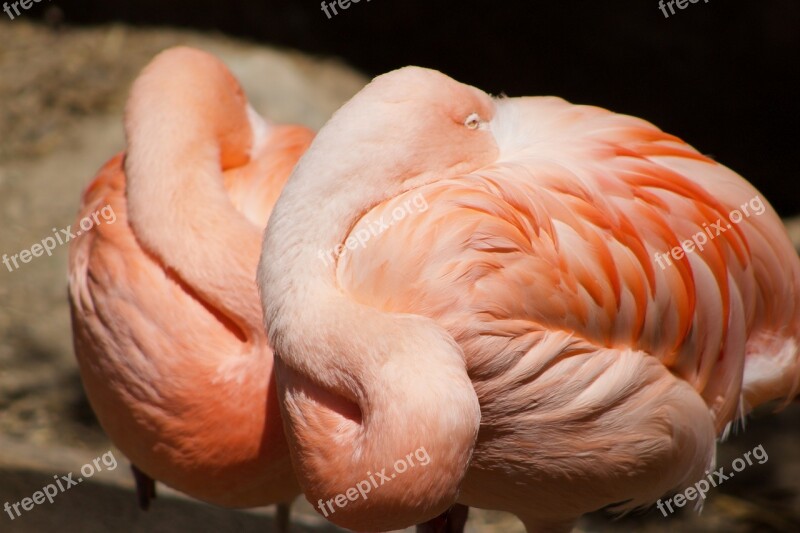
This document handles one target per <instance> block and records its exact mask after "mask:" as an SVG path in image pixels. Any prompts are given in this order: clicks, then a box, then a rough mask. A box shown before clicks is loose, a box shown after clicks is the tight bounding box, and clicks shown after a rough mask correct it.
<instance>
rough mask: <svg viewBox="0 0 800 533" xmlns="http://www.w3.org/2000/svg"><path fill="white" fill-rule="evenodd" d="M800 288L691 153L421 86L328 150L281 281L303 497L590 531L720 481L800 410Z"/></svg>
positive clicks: (776, 249) (290, 211) (284, 357)
mask: <svg viewBox="0 0 800 533" xmlns="http://www.w3.org/2000/svg"><path fill="white" fill-rule="evenodd" d="M418 199H422V200H418ZM416 206H419V208H417V207H416ZM747 206H749V210H748V211H747V216H745V215H744V214H743V213H742V211H743V210H745V209H747ZM735 211H736V212H739V215H740V216H738V217H736V219H734V218H733V217H732V216H731V218H729V215H732V213H733V212H735ZM729 220H730V221H731V223H730V224H728V221H729ZM728 226H730V227H728ZM701 233H702V234H705V235H706V236H707V238H706V239H705V241H706V242H705V243H704V244H705V245H704V246H702V247H700V246H696V247H694V248H692V249H689V246H688V245H687V244H686V243H687V241H688V242H692V241H689V239H691V238H692V236H695V235H700V234H701ZM697 241H698V242H699V241H700V239H699V238H697ZM681 246H683V247H684V248H685V249H684V250H683V251H681V250H676V249H677V248H678V247H681ZM687 250H688V251H687ZM673 252H674V255H670V256H669V261H667V260H665V259H664V258H665V257H666V254H667V253H669V254H672V253H673ZM658 258H661V263H663V264H664V266H663V267H662V266H661V265H660V264H659V261H658ZM798 284H800V262H798V258H797V255H796V253H795V251H794V250H793V248H792V245H791V243H790V242H789V239H788V237H787V235H786V232H785V229H784V228H783V226H782V224H781V221H780V219H779V218H778V217H777V216H776V214H775V213H774V211H773V210H772V209H771V208H770V207H769V206H768V205H766V202H764V201H763V199H762V198H761V197H760V196H759V193H758V191H756V190H755V189H754V188H753V187H752V186H751V185H750V184H748V183H747V182H746V181H745V180H744V179H742V178H741V177H740V176H738V175H737V174H736V173H734V172H733V171H731V170H729V169H728V168H726V167H724V166H722V165H720V164H718V163H716V162H714V161H712V160H711V159H709V158H707V157H705V156H704V155H702V154H701V153H699V152H698V151H696V150H695V149H693V148H692V147H690V146H689V145H687V144H685V143H684V142H682V141H681V140H679V139H678V138H676V137H673V136H671V135H668V134H666V133H664V132H662V131H661V130H659V129H657V128H656V127H655V126H653V125H651V124H649V123H647V122H645V121H643V120H640V119H637V118H633V117H630V116H623V115H618V114H614V113H611V112H609V111H606V110H603V109H599V108H595V107H587V106H577V105H571V104H569V103H567V102H565V101H563V100H561V99H558V98H500V99H495V98H491V97H490V96H489V95H487V94H486V93H484V92H482V91H480V90H478V89H476V88H473V87H469V86H466V85H462V84H460V83H458V82H456V81H454V80H452V79H451V78H448V77H447V76H445V75H443V74H441V73H438V72H436V71H431V70H426V69H421V68H414V67H408V68H404V69H401V70H398V71H395V72H392V73H389V74H386V75H383V76H380V77H378V78H376V79H375V80H374V81H373V82H372V83H371V84H369V85H368V86H367V87H366V88H364V89H363V90H362V91H361V92H360V93H359V94H357V95H356V96H355V97H354V98H353V99H352V100H351V101H350V102H348V103H347V104H345V105H344V106H343V107H342V108H341V109H340V110H339V111H338V112H337V113H336V114H335V115H334V117H333V118H332V119H331V120H330V121H329V122H328V123H327V124H326V125H325V126H324V128H323V129H322V130H321V131H320V132H319V133H318V135H317V137H316V138H315V140H314V142H313V143H312V145H311V147H310V149H309V150H308V152H306V154H305V155H304V156H303V157H302V158H301V160H300V162H299V163H298V165H297V167H296V168H295V170H294V172H293V174H292V177H291V178H290V179H289V182H288V183H287V185H286V186H285V188H284V191H283V193H282V195H281V197H280V199H279V200H278V202H277V204H276V206H275V209H274V211H273V215H272V217H271V218H270V221H269V224H268V227H267V230H266V232H265V236H264V247H263V250H262V260H261V263H260V266H259V286H260V290H261V295H262V301H263V304H264V311H265V323H266V326H267V328H268V331H269V339H270V341H271V346H273V348H274V350H275V354H276V366H275V370H276V376H277V383H278V390H279V398H280V402H281V411H282V413H283V415H284V424H285V429H286V433H287V438H288V439H289V442H290V451H291V454H292V462H293V464H294V466H295V470H296V473H297V475H298V479H299V481H300V485H301V487H302V488H303V491H304V493H305V495H306V498H307V499H308V500H309V501H310V502H311V503H312V504H313V505H314V506H315V507H317V508H318V509H319V511H320V512H321V513H322V514H324V515H326V516H327V517H328V518H329V519H330V520H332V521H333V522H335V523H337V524H340V525H343V526H346V527H350V528H355V529H361V530H365V529H369V530H378V529H381V530H383V529H391V528H400V527H404V526H407V525H408V524H412V523H415V522H420V521H423V520H427V519H429V518H431V517H432V516H434V515H436V514H437V513H440V512H442V511H443V510H444V509H446V508H447V507H448V506H450V505H451V504H453V503H454V502H456V501H457V502H460V503H461V504H466V505H470V506H475V507H483V508H491V509H498V510H505V511H509V512H512V513H514V514H516V515H517V516H519V518H520V519H521V520H522V521H523V522H524V524H525V525H526V527H527V529H528V530H529V531H548V532H560V531H569V530H570V529H571V528H572V526H573V524H574V523H575V521H576V520H577V519H578V518H579V517H580V516H581V515H582V514H584V513H587V512H590V511H594V510H597V509H600V508H603V507H605V506H612V508H614V509H615V510H618V511H624V510H628V509H633V508H637V507H641V506H646V505H650V504H652V503H654V502H655V501H656V500H657V499H658V498H660V497H661V496H663V495H665V494H666V493H669V492H670V491H675V490H678V489H682V488H684V487H687V486H689V485H691V484H693V483H694V482H695V481H697V480H699V479H702V478H704V477H705V473H704V472H705V471H706V470H707V469H708V468H710V466H711V465H712V463H713V461H714V454H715V441H716V437H717V436H719V435H720V434H723V433H724V432H725V431H726V428H729V427H730V425H731V424H733V423H735V422H736V421H737V420H740V419H741V418H742V417H743V416H744V415H745V414H747V413H748V411H750V410H751V409H752V408H753V407H755V406H757V405H759V404H761V403H764V402H767V401H770V400H774V399H785V400H787V401H788V399H790V398H792V397H793V396H794V395H796V394H797V392H798V387H799V386H800V361H799V360H798V335H799V334H800V323H799V322H800V314H799V313H798V295H800V287H798ZM420 447H424V448H425V450H426V451H427V453H428V454H429V456H430V461H429V466H425V467H422V466H420V465H417V466H416V467H415V468H410V467H408V465H405V466H403V467H402V470H404V472H401V471H400V469H399V468H398V467H397V466H396V465H398V464H400V463H398V461H400V462H404V458H405V457H407V456H408V455H407V454H408V452H409V451H413V450H416V449H419V448H420ZM384 468H385V471H384V476H383V477H381V479H380V482H379V483H373V484H372V485H373V486H371V487H370V492H369V493H368V494H366V493H365V494H364V495H361V494H360V493H359V494H358V495H356V496H355V497H354V498H350V497H349V496H348V497H346V498H338V495H342V494H344V495H347V494H348V492H347V491H348V489H350V488H351V487H361V486H363V485H359V484H360V483H362V482H363V481H364V480H365V479H372V478H373V477H374V475H373V474H374V473H376V472H380V471H381V470H382V469H384ZM390 472H391V473H393V475H392V476H388V473H390ZM384 477H386V478H388V479H384Z"/></svg>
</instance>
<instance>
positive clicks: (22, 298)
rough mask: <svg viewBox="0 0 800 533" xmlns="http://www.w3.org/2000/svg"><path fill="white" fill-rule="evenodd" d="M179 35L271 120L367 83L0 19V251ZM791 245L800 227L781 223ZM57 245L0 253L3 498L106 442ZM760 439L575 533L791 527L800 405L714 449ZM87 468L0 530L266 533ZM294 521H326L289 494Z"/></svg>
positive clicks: (293, 63) (63, 205) (233, 49)
mask: <svg viewBox="0 0 800 533" xmlns="http://www.w3.org/2000/svg"><path fill="white" fill-rule="evenodd" d="M176 44H190V45H193V46H197V47H200V48H204V49H206V50H209V51H211V52H213V53H215V54H217V55H218V56H220V57H221V58H222V59H223V60H224V61H225V62H226V63H227V64H228V65H229V66H230V67H231V68H232V70H233V71H234V72H235V74H236V75H237V76H238V77H239V79H240V80H241V81H242V83H243V85H244V87H245V89H246V91H247V93H248V95H249V97H250V99H251V101H252V102H253V104H254V107H255V108H256V109H258V110H259V111H260V112H261V113H263V114H264V115H266V116H268V117H270V118H271V119H273V120H277V121H291V122H299V123H303V124H307V125H309V126H311V127H315V128H316V127H319V126H320V125H321V124H322V123H324V121H325V120H326V119H327V117H329V116H330V114H331V113H332V112H333V111H334V110H335V109H336V108H337V107H338V106H339V105H340V104H341V103H342V102H344V101H345V100H346V99H347V98H348V97H349V96H350V95H352V94H353V93H355V92H356V91H357V90H358V89H359V88H360V87H361V86H362V85H363V84H364V83H365V81H366V80H365V79H364V77H363V76H361V75H360V74H358V73H356V72H354V71H353V70H351V69H349V68H347V67H346V66H344V65H342V64H340V63H338V62H336V61H333V60H327V59H316V58H309V57H307V56H302V55H300V54H297V53H293V52H291V51H281V50H275V49H269V48H266V47H263V46H256V45H253V44H248V43H245V42H241V41H235V40H232V39H229V38H226V37H224V36H220V35H207V34H205V35H200V34H196V33H190V32H181V31H173V30H164V29H152V30H148V29H132V28H129V27H125V26H115V25H114V26H103V27H94V28H83V29H70V28H60V29H55V28H49V27H46V26H42V25H35V24H31V23H28V22H26V21H24V20H18V21H14V22H13V23H11V22H0V254H3V253H6V254H9V255H10V254H14V253H17V252H18V251H19V250H22V249H25V248H30V247H31V245H32V244H34V243H37V242H39V241H40V240H41V239H43V238H44V237H47V236H48V235H50V234H51V233H52V232H53V231H54V230H53V228H65V227H66V226H67V225H69V224H71V223H72V220H73V217H74V215H75V213H76V210H77V206H78V199H79V195H80V192H81V189H82V187H83V186H85V185H86V184H87V183H88V181H89V179H90V178H91V177H92V176H93V174H94V172H95V171H96V170H97V169H98V168H99V167H100V166H101V165H102V163H103V162H104V161H105V160H106V159H108V158H109V157H110V156H111V155H113V154H114V153H115V152H117V151H119V150H120V149H121V148H122V147H123V139H122V129H121V112H122V106H123V103H124V100H125V97H126V94H127V90H128V88H129V86H130V83H131V81H132V80H133V78H134V77H135V75H136V73H137V72H138V71H139V70H140V69H141V67H142V66H143V65H144V64H145V63H146V62H147V61H148V60H149V59H150V58H152V56H153V55H154V54H155V53H157V52H158V51H160V50H162V49H164V48H166V47H168V46H172V45H176ZM790 225H791V231H792V232H793V235H797V239H796V240H795V242H800V224H798V223H797V222H791V223H790ZM66 255H67V248H66V246H63V247H60V248H58V249H56V251H55V252H54V254H53V256H52V257H46V256H45V257H40V258H37V259H34V260H33V261H32V262H31V263H29V264H25V265H21V268H19V269H16V270H13V271H11V272H10V271H9V270H8V269H7V268H6V267H5V266H3V265H1V264H0V505H3V503H4V502H6V501H9V502H16V501H19V500H20V499H22V498H23V497H26V496H29V495H31V494H32V493H33V492H34V491H36V490H39V489H40V488H41V487H42V486H43V485H45V484H47V483H48V482H49V479H51V478H52V477H53V475H54V474H58V473H66V472H69V471H76V470H77V469H79V468H80V467H81V465H83V464H84V463H86V462H88V461H90V460H91V459H92V458H94V457H97V456H99V455H100V454H102V453H104V452H106V451H107V450H109V449H113V448H112V447H111V445H110V443H109V442H108V440H107V439H106V437H105V436H104V434H103V432H102V431H101V430H100V428H99V426H98V425H97V423H96V421H95V419H94V417H93V415H92V413H91V410H90V408H89V407H88V404H87V402H86V399H85V397H84V396H83V393H82V391H81V386H80V380H79V378H78V374H77V369H76V365H75V361H74V358H73V354H72V348H71V335H70V327H69V316H68V307H67V301H66ZM759 444H760V445H762V446H763V448H764V450H766V451H767V453H768V455H769V459H768V461H766V462H765V463H764V464H762V465H758V464H756V465H754V466H752V467H748V468H747V469H746V470H744V471H743V472H741V474H740V475H737V477H736V478H735V480H734V479H732V480H729V481H727V482H726V483H725V484H724V485H723V486H721V487H719V488H718V489H714V490H713V491H712V493H711V494H710V495H709V499H708V501H707V503H706V505H705V509H704V511H703V513H702V514H701V515H697V514H695V513H693V512H691V510H688V509H686V508H684V509H682V510H681V511H680V512H678V513H676V514H675V515H674V516H670V517H668V518H664V517H662V516H661V514H660V513H659V512H658V511H657V510H655V509H651V510H650V511H648V512H647V513H644V514H639V515H635V516H630V517H627V518H625V519H623V520H620V521H612V520H610V519H609V518H607V517H606V516H605V515H603V514H596V515H593V516H590V517H588V518H586V519H585V520H584V521H583V522H582V523H581V525H580V530H581V531H584V532H610V531H643V532H666V531H690V532H698V533H700V532H711V531H724V532H734V533H736V532H743V533H744V532H752V533H755V532H773V531H774V532H796V531H800V404H795V405H793V406H791V407H789V408H788V409H786V410H784V411H783V412H782V413H780V414H779V415H777V416H772V415H771V413H769V412H768V410H765V411H762V412H759V413H757V414H756V415H755V416H754V417H752V419H751V420H750V421H749V422H748V427H747V431H746V432H744V433H742V434H739V435H735V436H733V437H732V438H731V439H730V440H729V441H728V442H727V443H725V444H723V445H721V447H720V452H719V458H718V463H719V465H730V464H731V461H732V460H734V459H735V458H736V457H739V456H740V455H741V454H742V453H744V452H746V451H748V450H752V449H753V448H754V447H756V446H758V445H759ZM117 457H118V458H119V459H120V464H121V467H120V468H118V469H116V470H114V471H113V472H111V471H107V472H102V473H100V474H98V475H97V476H95V477H93V478H92V480H91V481H89V482H88V483H87V485H88V488H87V486H86V485H83V486H82V487H81V489H80V490H75V491H72V492H70V493H69V494H65V495H63V496H61V497H60V499H59V500H58V501H57V502H56V503H54V504H52V505H45V506H44V507H43V508H36V510H35V511H31V512H30V513H27V514H26V515H24V516H23V517H21V518H18V519H16V520H14V521H11V520H9V519H8V517H7V515H5V514H4V513H3V512H2V511H0V531H14V532H16V531H25V532H34V531H36V532H38V531H49V530H51V529H54V528H55V527H58V528H59V529H60V530H63V531H81V532H85V531H110V530H115V531H137V532H138V531H272V530H273V529H274V521H273V518H272V515H271V514H270V512H269V511H255V512H238V511H228V510H223V509H217V508H214V507H211V506H207V505H204V504H200V503H198V502H194V501H191V500H189V499H186V498H184V497H182V496H181V495H178V494H175V493H173V492H171V491H168V490H163V488H162V493H163V495H164V497H163V498H161V499H160V500H158V502H157V503H156V505H155V507H154V509H153V510H152V511H151V512H149V513H146V514H145V513H140V512H139V511H138V510H137V509H136V506H135V501H134V496H133V493H132V481H131V479H130V476H129V475H128V471H127V465H126V464H122V463H123V462H124V461H123V460H122V456H121V454H119V452H117ZM293 523H294V529H293V530H294V531H334V530H335V528H333V527H332V526H329V525H326V524H325V523H324V522H323V521H322V520H321V519H320V518H319V517H318V516H317V515H316V514H314V513H313V511H311V510H310V508H309V506H308V505H307V504H304V502H301V503H300V504H298V511H297V514H296V515H295V520H294V522H293ZM468 530H469V531H471V532H484V531H486V532H492V531H498V532H500V531H502V532H505V531H522V529H521V525H520V524H519V522H518V521H517V520H516V519H514V518H512V517H509V516H508V515H504V514H502V513H491V512H480V511H478V512H473V513H472V515H471V519H470V523H469V525H468Z"/></svg>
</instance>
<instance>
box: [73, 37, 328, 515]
mask: <svg viewBox="0 0 800 533" xmlns="http://www.w3.org/2000/svg"><path fill="white" fill-rule="evenodd" d="M125 133H126V137H127V150H126V152H125V153H124V154H120V155H117V156H116V157H114V158H113V159H111V160H110V161H109V162H108V163H107V164H106V165H105V166H104V167H103V169H102V170H101V171H100V173H99V175H98V176H97V178H96V179H95V180H94V182H93V183H92V184H91V185H90V186H89V187H88V189H87V190H86V192H85V193H84V196H83V202H82V206H81V210H80V214H79V217H83V216H85V215H87V214H91V213H92V212H94V211H96V210H97V209H98V208H100V207H102V206H106V205H108V206H111V208H113V210H114V212H115V213H116V215H117V220H116V222H115V223H114V224H107V225H100V226H97V227H95V228H93V229H92V231H91V232H88V233H86V234H84V235H82V236H81V237H79V238H78V239H76V240H73V241H72V242H71V248H70V261H69V281H70V302H71V310H72V322H73V332H74V343H75V352H76V354H77V358H78V362H79V364H80V371H81V377H82V379H83V383H84V387H85V389H86V392H87V395H88V397H89V400H90V402H91V405H92V408H93V409H94V412H95V413H96V415H97V418H98V419H99V421H100V423H101V425H102V426H103V428H104V430H105V431H106V433H107V434H108V435H109V436H110V437H111V439H112V441H113V442H114V443H115V444H116V445H117V446H118V447H119V449H120V450H121V451H122V452H123V453H124V454H125V455H126V456H127V457H128V458H129V459H130V460H131V462H132V463H133V464H134V465H136V466H135V472H138V473H137V485H138V488H139V489H140V497H141V498H142V499H143V501H142V503H143V504H144V505H145V506H146V504H147V500H148V498H149V497H151V496H153V492H152V491H153V484H152V479H157V480H160V481H162V482H164V483H166V484H167V485H169V486H171V487H174V488H175V489H177V490H179V491H182V492H184V493H186V494H189V495H191V496H193V497H195V498H199V499H201V500H205V501H208V502H212V503H215V504H218V505H223V506H229V507H253V506H260V505H266V504H271V503H288V502H290V501H291V500H292V499H293V498H294V497H295V496H296V495H297V494H299V487H298V485H297V482H296V480H295V477H294V474H293V471H292V467H291V463H290V460H289V455H288V449H287V445H286V440H285V437H284V434H283V430H282V426H281V421H280V414H279V410H278V405H277V396H276V393H275V386H274V379H273V377H272V364H273V363H272V361H273V356H272V351H271V350H270V348H269V346H268V344H267V339H266V334H265V332H264V329H263V327H262V320H261V316H262V311H261V304H260V301H259V299H258V293H257V289H256V285H255V274H256V266H257V264H258V256H259V250H260V244H261V232H262V230H263V228H264V226H265V225H266V221H267V217H268V216H269V214H270V211H271V210H272V206H273V204H274V203H275V201H276V199H277V197H278V195H279V193H280V190H281V188H282V186H283V183H284V182H285V180H286V179H287V177H288V176H289V173H290V171H291V169H292V167H293V166H294V164H295V163H296V161H297V159H298V158H299V156H300V154H302V153H303V152H304V151H305V150H306V148H307V147H308V145H309V143H310V141H311V139H312V137H313V133H312V132H311V131H310V130H308V129H306V128H303V127H299V126H281V125H276V124H268V123H266V122H265V121H264V120H263V119H261V117H259V116H258V115H257V114H256V113H255V112H254V111H253V110H252V109H251V108H250V107H249V105H248V104H247V100H246V98H245V96H244V94H243V92H242V89H241V88H240V86H239V84H238V82H237V81H236V80H235V79H234V77H233V76H232V75H231V73H230V72H229V71H228V69H227V68H226V67H225V66H224V65H223V64H222V63H221V62H220V61H219V60H217V59H216V58H214V57H213V56H211V55H209V54H207V53H205V52H201V51H199V50H193V49H188V48H175V49H170V50H168V51H165V52H163V53H162V54H160V55H159V56H157V57H156V58H155V59H154V60H153V61H152V62H151V64H150V65H149V66H148V67H147V68H146V69H145V70H144V71H143V73H142V74H141V76H140V77H139V78H138V79H137V80H136V82H135V84H134V86H133V90H132V94H131V97H130V100H129V101H128V104H127V109H126V117H125Z"/></svg>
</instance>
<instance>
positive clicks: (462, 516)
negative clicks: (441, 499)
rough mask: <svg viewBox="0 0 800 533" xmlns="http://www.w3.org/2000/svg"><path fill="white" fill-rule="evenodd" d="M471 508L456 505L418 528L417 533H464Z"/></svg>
mask: <svg viewBox="0 0 800 533" xmlns="http://www.w3.org/2000/svg"><path fill="white" fill-rule="evenodd" d="M468 515H469V507H467V506H466V505H461V504H458V503H457V504H455V505H453V506H452V507H451V508H450V509H448V510H447V511H445V512H443V513H442V514H440V515H439V516H437V517H436V518H434V519H432V520H429V521H427V522H425V523H424V524H420V525H418V526H417V533H464V526H466V525H467V516H468Z"/></svg>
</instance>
